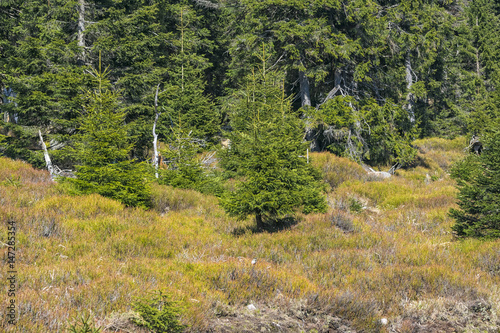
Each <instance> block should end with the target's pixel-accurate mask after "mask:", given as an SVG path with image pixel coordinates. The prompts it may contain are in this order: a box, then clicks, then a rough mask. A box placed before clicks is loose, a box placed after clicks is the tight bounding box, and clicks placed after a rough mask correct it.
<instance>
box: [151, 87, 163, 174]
mask: <svg viewBox="0 0 500 333" xmlns="http://www.w3.org/2000/svg"><path fill="white" fill-rule="evenodd" d="M159 89H160V84H159V83H158V85H157V86H156V94H155V121H154V124H153V150H154V153H153V161H152V162H153V167H154V168H155V177H156V178H158V134H156V123H157V122H158V118H159V117H160V114H161V112H160V113H158V90H159Z"/></svg>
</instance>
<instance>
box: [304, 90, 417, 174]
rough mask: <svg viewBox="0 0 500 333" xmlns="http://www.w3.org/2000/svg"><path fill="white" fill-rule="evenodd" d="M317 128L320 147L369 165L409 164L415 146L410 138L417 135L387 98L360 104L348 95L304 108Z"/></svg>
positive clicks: (413, 155) (414, 128)
mask: <svg viewBox="0 0 500 333" xmlns="http://www.w3.org/2000/svg"><path fill="white" fill-rule="evenodd" d="M306 112H307V114H308V116H309V117H310V119H311V120H314V121H315V122H316V124H317V126H318V127H319V128H320V129H321V132H322V133H321V135H318V139H317V140H318V142H319V143H320V145H321V146H320V148H321V149H322V150H323V149H327V150H330V151H332V152H333V153H334V154H336V155H339V156H345V157H349V158H351V159H353V160H356V161H364V162H368V163H371V164H387V163H391V164H396V163H397V164H398V165H399V166H404V165H407V164H409V163H411V162H412V161H413V160H414V158H415V156H416V149H415V148H413V147H411V141H412V139H414V138H415V136H416V134H417V127H416V126H414V125H413V124H412V123H411V122H410V120H409V118H408V116H407V112H406V111H405V110H404V109H403V107H401V106H400V105H397V104H395V103H393V102H392V101H391V100H387V101H386V103H385V104H384V105H383V106H380V105H379V104H378V103H376V101H375V100H374V99H368V100H365V101H363V103H360V102H358V101H356V100H355V99H354V98H353V97H352V96H345V97H343V96H336V97H334V98H332V99H330V100H329V101H327V102H326V103H325V104H323V105H322V106H321V107H320V108H319V109H315V108H308V109H307V110H306Z"/></svg>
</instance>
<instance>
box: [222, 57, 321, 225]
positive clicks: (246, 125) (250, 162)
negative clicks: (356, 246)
mask: <svg viewBox="0 0 500 333" xmlns="http://www.w3.org/2000/svg"><path fill="white" fill-rule="evenodd" d="M261 60H262V63H263V66H262V69H261V72H260V73H259V74H257V75H253V76H252V77H251V78H250V80H249V83H248V85H247V87H246V89H245V90H244V91H243V92H242V94H241V95H240V96H239V97H240V98H236V100H235V101H236V105H234V107H235V112H234V113H233V114H232V119H231V122H232V124H233V132H232V133H231V135H230V138H231V147H230V150H229V151H227V152H226V154H225V155H224V157H223V161H222V162H223V163H222V164H223V165H225V166H226V167H227V168H232V169H233V170H235V171H236V172H237V173H238V174H239V175H240V176H241V177H242V180H241V181H240V182H239V183H238V185H237V186H236V189H235V191H234V192H231V193H229V194H227V195H226V196H224V197H223V198H222V200H221V203H222V206H223V207H224V209H225V210H226V211H227V212H228V213H229V214H230V215H232V216H236V217H238V218H240V219H244V218H246V217H247V216H248V215H254V216H255V220H256V222H257V228H259V229H261V228H262V227H263V225H264V220H268V221H269V222H272V221H274V220H275V219H276V218H280V217H284V216H285V215H287V214H291V213H293V212H295V211H296V210H297V209H299V208H301V209H302V211H303V212H304V213H310V212H313V211H323V210H324V209H325V208H326V204H325V199H324V197H323V196H322V194H321V186H320V185H319V183H318V177H317V175H315V173H314V170H313V169H312V168H311V166H310V165H309V164H307V162H306V159H305V158H304V156H301V155H305V152H306V148H307V143H306V142H303V140H302V139H303V135H304V126H303V123H302V122H301V121H300V119H298V118H297V117H296V116H295V115H293V114H292V113H291V112H290V100H289V99H285V96H284V90H283V87H282V85H281V82H279V81H277V80H275V79H273V78H272V77H271V75H270V74H271V73H267V72H266V68H265V64H266V61H265V60H266V59H265V56H263V57H262V58H261Z"/></svg>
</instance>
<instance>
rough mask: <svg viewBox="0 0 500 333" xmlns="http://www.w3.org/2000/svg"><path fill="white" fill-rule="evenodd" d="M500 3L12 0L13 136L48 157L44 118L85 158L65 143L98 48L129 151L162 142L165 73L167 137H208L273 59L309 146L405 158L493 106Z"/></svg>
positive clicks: (57, 150)
mask: <svg viewBox="0 0 500 333" xmlns="http://www.w3.org/2000/svg"><path fill="white" fill-rule="evenodd" d="M498 10H499V9H498V7H497V4H496V3H495V2H494V1H492V0H473V1H450V0H439V1H430V0H429V1H368V0H359V1H348V2H341V1H338V0H318V1H298V0H297V1H281V0H266V1H254V0H219V1H215V0H192V1H187V0H186V1H165V0H158V1H157V0H141V1H135V0H130V1H118V0H109V1H92V0H78V1H66V0H65V1H59V0H35V1H29V2H28V1H22V0H7V1H2V2H1V4H0V34H1V38H0V52H1V53H0V68H1V70H0V88H1V91H2V94H1V102H2V105H1V107H0V108H1V112H2V114H3V117H2V124H1V127H2V134H3V135H5V137H3V138H4V142H3V145H2V152H3V154H4V155H6V156H8V157H12V158H21V159H24V160H26V161H29V162H30V163H32V164H34V165H36V166H38V167H44V161H43V154H42V153H41V146H40V144H39V135H38V130H41V132H42V134H43V136H44V138H45V141H47V142H50V146H49V151H50V154H51V156H52V158H53V162H54V163H55V164H56V165H59V166H60V167H61V168H64V167H69V166H72V165H73V164H75V163H77V162H76V161H75V159H74V158H70V157H69V155H70V154H69V153H68V151H67V149H65V148H67V147H69V146H72V145H73V143H74V142H75V135H77V134H78V133H79V131H80V125H81V123H82V116H84V115H85V108H84V105H85V101H84V99H85V98H84V96H85V94H84V93H83V92H84V91H87V90H88V89H91V88H93V87H95V86H94V83H95V82H94V81H95V75H94V74H93V70H94V69H97V68H98V67H99V54H101V55H102V56H101V57H102V58H101V62H102V66H103V69H104V68H107V71H108V72H109V76H108V79H109V84H110V87H111V89H113V90H114V91H115V92H116V93H117V98H118V104H117V108H119V109H120V110H121V111H123V112H124V121H125V123H126V134H127V140H128V141H129V143H130V144H131V145H132V147H133V148H132V149H131V151H130V157H131V158H135V159H137V160H147V159H149V158H151V156H152V151H153V147H152V143H153V133H152V127H153V122H154V118H155V107H154V106H155V92H156V90H157V88H158V90H159V91H158V95H157V109H158V110H159V112H158V113H159V119H158V124H157V127H156V132H157V135H158V140H159V141H160V142H168V141H169V140H170V141H171V140H173V138H174V137H175V133H174V129H179V128H182V130H183V132H185V133H190V137H191V138H193V139H197V140H198V142H202V143H203V147H202V148H203V149H211V148H212V147H213V146H214V145H215V144H217V143H219V142H220V141H221V138H225V137H227V132H226V131H231V129H234V128H237V127H238V125H235V124H234V121H235V118H237V116H236V114H238V112H239V111H241V107H240V108H239V110H238V102H237V100H238V99H239V98H241V96H242V95H241V93H242V91H243V92H244V90H245V85H246V84H247V83H248V80H247V78H248V76H249V75H251V74H252V73H255V72H257V71H258V70H259V68H260V69H261V70H262V63H263V62H264V63H265V64H264V66H267V68H269V70H270V71H272V72H273V75H274V76H275V82H276V84H277V85H281V86H282V87H283V90H284V94H285V96H286V97H289V98H290V103H291V109H292V112H293V113H294V115H295V116H296V117H298V118H300V119H302V120H303V122H304V124H305V131H306V138H307V139H308V140H311V141H312V143H311V146H312V149H313V150H329V151H332V152H334V153H336V154H338V155H344V156H350V157H351V158H354V159H356V160H360V161H364V162H365V163H369V164H373V163H389V162H390V163H396V162H400V163H403V164H404V163H405V162H408V161H409V160H411V156H412V150H411V147H410V146H409V142H410V141H411V140H413V139H415V138H417V137H428V136H442V137H455V136H457V135H463V134H476V135H480V134H481V133H482V132H483V131H484V130H485V129H486V128H488V125H489V124H491V121H490V120H491V119H495V118H496V114H497V108H498V107H497V105H498V92H497V86H498V81H499V79H500V76H499V71H500V67H499V66H498V58H499V57H500V52H499V51H500V50H499V42H498V33H499V30H500V29H499V27H500V21H499V18H498ZM263 52H264V53H263ZM263 54H264V56H265V59H262V55H263ZM276 77H277V78H278V79H276Z"/></svg>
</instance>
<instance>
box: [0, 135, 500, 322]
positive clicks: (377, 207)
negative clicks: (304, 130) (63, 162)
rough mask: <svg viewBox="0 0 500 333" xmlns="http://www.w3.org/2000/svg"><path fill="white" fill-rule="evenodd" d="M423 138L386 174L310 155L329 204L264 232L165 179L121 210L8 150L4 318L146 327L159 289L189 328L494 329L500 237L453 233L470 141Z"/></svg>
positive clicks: (498, 313) (2, 230) (1, 186)
mask: <svg viewBox="0 0 500 333" xmlns="http://www.w3.org/2000/svg"><path fill="white" fill-rule="evenodd" d="M414 144H415V145H416V146H418V148H419V155H418V160H417V162H416V164H415V165H414V166H413V167H412V168H410V169H407V170H398V172H397V174H396V175H395V176H393V177H391V178H390V179H386V180H380V179H376V178H374V177H373V176H370V175H367V174H366V172H365V171H364V170H363V168H362V167H360V166H359V165H357V164H355V163H353V162H351V161H349V160H347V159H344V158H339V157H336V156H334V155H331V154H329V153H316V154H312V163H314V165H315V166H317V167H318V168H319V169H320V170H321V171H322V172H323V174H324V179H325V181H326V182H327V183H328V186H329V191H328V194H327V195H328V203H329V206H330V208H329V211H328V212H327V213H326V214H315V215H314V214H313V215H307V216H305V215H304V216H303V215H299V216H298V218H297V219H296V220H295V221H294V220H289V221H284V222H283V223H282V224H281V225H279V226H278V227H276V228H274V229H273V230H266V231H263V232H257V231H256V230H255V229H254V221H253V220H252V219H248V220H247V221H243V222H241V221H236V220H234V219H231V218H229V217H228V216H226V214H225V213H224V211H223V210H222V209H221V208H219V206H218V201H217V198H215V197H212V196H207V195H202V194H200V193H198V192H194V191H191V190H179V189H173V188H171V187H166V186H155V187H153V190H152V197H153V209H151V210H149V211H145V210H142V209H131V208H124V207H123V205H121V204H120V203H118V202H116V201H113V200H110V199H107V198H103V197H101V196H98V195H89V196H80V197H74V196H70V195H68V194H67V191H66V190H65V189H64V188H63V187H62V186H59V185H57V184H56V183H54V182H52V181H51V180H50V177H49V175H48V173H47V172H44V171H39V170H35V169H33V168H32V167H31V166H30V165H29V164H26V163H23V162H20V161H12V160H9V159H6V158H0V221H1V222H2V225H1V227H0V241H2V244H0V246H1V247H0V251H1V253H2V265H1V268H0V272H1V276H2V278H1V282H0V286H1V287H2V288H1V291H0V292H1V296H0V331H6V332H66V331H67V330H68V328H69V325H70V324H72V323H75V321H76V320H77V318H78V317H79V316H81V315H85V316H89V321H90V322H91V323H92V325H94V326H95V327H101V329H102V331H103V332H146V330H144V329H142V328H139V327H137V326H135V324H134V323H133V318H136V317H137V316H138V314H137V313H136V312H134V310H133V307H132V304H133V303H134V301H135V300H137V298H139V297H148V296H149V295H150V294H151V293H152V292H154V291H155V290H163V291H165V292H166V293H168V294H169V295H170V297H171V299H172V300H175V301H178V302H179V306H180V307H181V308H182V309H183V311H182V314H181V316H180V320H181V322H182V323H183V324H185V325H188V328H187V329H186V331H187V332H337V331H338V332H355V331H356V332H499V330H500V241H480V240H473V239H469V240H465V241H457V240H455V239H454V238H453V235H452V233H451V231H450V228H451V226H452V225H453V221H452V220H451V219H450V218H449V217H448V215H447V214H448V210H449V208H450V207H453V206H454V205H455V194H456V189H455V187H454V181H453V180H451V179H450V178H449V176H448V171H449V168H450V166H451V164H452V163H453V162H454V161H456V160H458V159H460V158H461V157H462V156H463V154H464V153H463V148H464V147H465V146H466V140H465V139H463V138H459V139H455V140H453V141H451V140H445V139H436V138H434V139H425V140H418V141H416V142H415V143H414ZM384 169H385V170H386V169H388V167H387V168H386V167H384ZM9 222H14V223H15V225H16V228H17V232H16V241H17V244H16V245H17V248H16V263H15V268H16V270H17V276H16V278H17V286H16V296H15V300H16V305H17V309H16V310H17V316H18V321H17V324H16V325H14V326H13V325H10V324H9V323H8V321H7V316H6V308H7V306H8V304H9V303H8V302H9V297H7V292H8V288H9V286H8V281H7V280H6V277H7V275H8V273H7V271H8V265H7V246H6V243H7V236H8V234H7V230H8V223H9ZM253 259H256V261H255V263H252V260H253ZM4 296H5V297H4ZM250 305H253V306H250ZM382 318H385V319H387V324H383V323H382V321H381V319H382Z"/></svg>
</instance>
